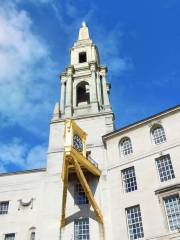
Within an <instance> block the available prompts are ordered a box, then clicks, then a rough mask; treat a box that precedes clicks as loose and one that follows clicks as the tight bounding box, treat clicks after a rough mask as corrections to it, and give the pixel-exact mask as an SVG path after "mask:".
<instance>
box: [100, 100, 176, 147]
mask: <svg viewBox="0 0 180 240" xmlns="http://www.w3.org/2000/svg"><path fill="white" fill-rule="evenodd" d="M179 110H180V105H177V106H175V107H172V108H169V109H167V110H164V111H162V112H160V113H157V114H154V115H151V116H149V117H146V118H144V119H142V120H139V121H137V122H135V123H132V124H129V125H127V126H125V127H122V128H119V129H117V130H115V131H113V132H110V133H108V134H105V135H104V136H102V139H103V142H104V143H105V142H106V141H107V140H108V139H110V138H112V137H115V136H116V135H118V134H121V133H124V132H127V131H129V130H132V129H134V128H138V127H141V126H142V125H144V124H147V123H150V122H151V121H154V120H157V119H159V118H162V117H164V116H166V115H169V114H173V113H175V112H178V111H179Z"/></svg>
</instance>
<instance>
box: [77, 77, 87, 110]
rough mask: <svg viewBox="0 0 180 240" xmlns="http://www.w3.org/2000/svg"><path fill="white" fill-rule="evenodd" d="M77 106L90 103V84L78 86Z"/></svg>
mask: <svg viewBox="0 0 180 240" xmlns="http://www.w3.org/2000/svg"><path fill="white" fill-rule="evenodd" d="M76 89H77V106H78V105H79V104H80V103H87V104H89V103H90V97H89V84H88V83H87V82H85V81H83V82H80V83H79V84H78V85H77V88H76Z"/></svg>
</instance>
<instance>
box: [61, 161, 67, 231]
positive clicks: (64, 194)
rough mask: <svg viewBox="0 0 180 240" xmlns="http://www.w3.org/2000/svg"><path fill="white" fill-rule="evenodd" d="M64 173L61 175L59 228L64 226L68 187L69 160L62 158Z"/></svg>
mask: <svg viewBox="0 0 180 240" xmlns="http://www.w3.org/2000/svg"><path fill="white" fill-rule="evenodd" d="M63 167H64V175H63V197H62V210H61V211H62V212H61V228H62V227H64V226H65V223H66V220H65V217H66V215H65V214H66V200H67V188H68V175H69V169H68V167H69V161H66V159H64V163H63Z"/></svg>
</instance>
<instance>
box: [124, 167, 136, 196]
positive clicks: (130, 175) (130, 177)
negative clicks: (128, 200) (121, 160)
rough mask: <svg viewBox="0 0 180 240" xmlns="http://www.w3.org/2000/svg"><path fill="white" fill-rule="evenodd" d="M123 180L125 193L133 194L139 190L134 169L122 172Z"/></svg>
mask: <svg viewBox="0 0 180 240" xmlns="http://www.w3.org/2000/svg"><path fill="white" fill-rule="evenodd" d="M122 179H123V185H124V190H125V192H132V191H134V190H137V183H136V175H135V170H134V167H131V168H127V169H124V170H122Z"/></svg>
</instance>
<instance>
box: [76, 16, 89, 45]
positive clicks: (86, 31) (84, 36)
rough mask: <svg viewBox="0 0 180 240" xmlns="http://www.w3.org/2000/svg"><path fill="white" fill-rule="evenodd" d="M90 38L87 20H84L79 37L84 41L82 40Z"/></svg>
mask: <svg viewBox="0 0 180 240" xmlns="http://www.w3.org/2000/svg"><path fill="white" fill-rule="evenodd" d="M87 39H90V37H89V29H88V27H87V25H86V22H85V21H83V22H82V24H81V27H80V29H79V37H78V40H80V41H82V40H87Z"/></svg>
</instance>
